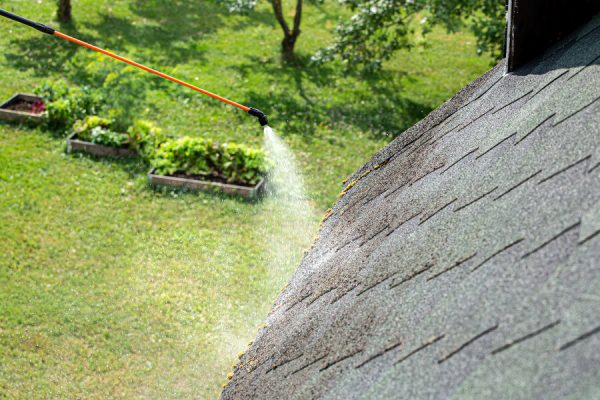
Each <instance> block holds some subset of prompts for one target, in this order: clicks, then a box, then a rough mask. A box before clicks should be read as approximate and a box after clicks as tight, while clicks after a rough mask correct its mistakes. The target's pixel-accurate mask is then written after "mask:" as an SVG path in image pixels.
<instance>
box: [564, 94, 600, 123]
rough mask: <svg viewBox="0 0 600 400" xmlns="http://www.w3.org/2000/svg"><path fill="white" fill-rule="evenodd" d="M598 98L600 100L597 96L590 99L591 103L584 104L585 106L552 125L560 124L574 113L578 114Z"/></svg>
mask: <svg viewBox="0 0 600 400" xmlns="http://www.w3.org/2000/svg"><path fill="white" fill-rule="evenodd" d="M598 100H600V97H597V98H596V99H594V100H592V102H591V103H589V104H586V105H585V106H583V107H581V108H580V109H579V110H577V111H575V112H574V113H573V114H570V115H567V116H566V117H564V118H563V119H561V120H560V121H558V122H556V123H555V124H554V126H555V127H556V126H558V125H560V124H562V123H563V122H565V121H566V120H568V119H569V118H571V117H572V116H574V115H576V114H579V113H580V112H582V111H583V110H585V109H586V108H588V107H589V106H591V105H592V104H594V103H595V102H597V101H598Z"/></svg>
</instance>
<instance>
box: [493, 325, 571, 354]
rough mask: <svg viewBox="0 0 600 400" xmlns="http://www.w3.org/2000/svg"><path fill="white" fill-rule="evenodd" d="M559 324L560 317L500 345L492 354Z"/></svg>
mask: <svg viewBox="0 0 600 400" xmlns="http://www.w3.org/2000/svg"><path fill="white" fill-rule="evenodd" d="M558 324H560V319H559V320H557V321H554V322H552V323H550V324H548V325H546V326H544V327H542V328H540V329H538V330H535V331H533V332H530V333H528V334H527V335H525V336H521V337H520V338H518V339H515V340H511V341H510V342H508V343H506V344H505V345H503V346H500V347H498V348H497V349H495V350H493V351H492V353H491V354H498V353H500V352H503V351H504V350H508V349H509V348H511V347H512V346H514V345H516V344H519V343H521V342H524V341H525V340H527V339H531V338H533V337H535V336H537V335H539V334H542V333H544V332H546V331H547V330H550V329H552V328H554V327H555V326H557V325H558Z"/></svg>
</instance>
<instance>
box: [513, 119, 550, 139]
mask: <svg viewBox="0 0 600 400" xmlns="http://www.w3.org/2000/svg"><path fill="white" fill-rule="evenodd" d="M555 116H556V113H553V114H550V115H549V116H548V117H547V118H545V119H544V120H543V121H542V122H540V123H539V124H537V125H536V126H535V128H533V129H532V130H530V131H529V132H527V133H526V134H525V136H523V137H522V138H521V139H519V140H518V141H517V143H515V145H517V144H519V143H521V142H522V141H523V140H525V139H527V138H528V137H529V135H531V134H532V133H533V132H535V130H536V129H538V128H539V127H540V126H542V125H544V124H545V123H546V122H547V121H549V120H550V119H552V118H554V117H555Z"/></svg>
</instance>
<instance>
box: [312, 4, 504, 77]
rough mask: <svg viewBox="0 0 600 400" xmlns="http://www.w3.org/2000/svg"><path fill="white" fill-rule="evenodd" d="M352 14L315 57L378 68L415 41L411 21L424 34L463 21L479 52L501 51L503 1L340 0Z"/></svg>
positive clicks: (366, 69)
mask: <svg viewBox="0 0 600 400" xmlns="http://www.w3.org/2000/svg"><path fill="white" fill-rule="evenodd" d="M340 3H342V4H344V5H346V6H347V7H348V8H350V10H352V12H354V15H353V16H352V17H351V18H350V19H349V21H347V22H344V23H342V24H340V25H338V27H337V28H336V34H337V38H336V41H335V43H334V44H333V45H331V46H329V47H327V48H324V49H321V50H319V51H318V52H317V53H316V54H315V55H314V56H313V58H312V59H313V61H316V62H319V63H320V62H327V61H331V60H333V59H334V58H336V57H339V58H340V59H341V60H343V61H344V62H345V63H346V66H347V68H348V69H360V70H362V71H363V72H367V73H369V72H374V71H377V70H380V69H381V67H382V64H383V62H384V61H386V60H389V59H390V58H391V57H392V56H393V54H394V53H395V52H396V51H397V50H399V49H403V48H404V49H410V48H411V47H413V45H414V40H412V37H413V36H414V33H415V23H414V22H415V20H416V19H417V18H418V19H420V25H421V27H422V29H421V32H422V33H423V34H426V33H429V32H431V31H432V29H433V27H434V26H436V25H441V26H443V27H445V28H446V30H447V31H448V32H457V31H459V30H460V29H461V28H463V27H464V26H467V27H468V28H469V29H470V30H471V32H473V34H474V35H475V37H476V38H477V46H478V49H477V51H478V53H479V54H482V53H489V54H490V55H491V56H492V57H494V58H495V59H496V60H497V59H499V58H500V57H501V56H502V49H503V44H504V26H505V17H504V15H505V1H504V0H340Z"/></svg>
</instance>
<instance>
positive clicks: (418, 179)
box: [410, 163, 444, 185]
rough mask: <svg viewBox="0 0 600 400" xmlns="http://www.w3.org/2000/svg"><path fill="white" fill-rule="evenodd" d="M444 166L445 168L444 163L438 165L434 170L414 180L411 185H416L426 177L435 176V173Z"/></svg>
mask: <svg viewBox="0 0 600 400" xmlns="http://www.w3.org/2000/svg"><path fill="white" fill-rule="evenodd" d="M443 166H444V163H440V164H437V165H436V166H435V167H434V168H433V169H432V170H428V171H426V172H425V173H424V174H423V175H421V176H419V177H418V178H416V179H414V180H413V181H412V182H411V183H410V185H414V184H415V183H417V182H418V181H420V180H421V179H423V178H425V177H426V176H428V175H431V174H433V173H434V172H435V171H437V170H438V169H440V168H442V167H443Z"/></svg>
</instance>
